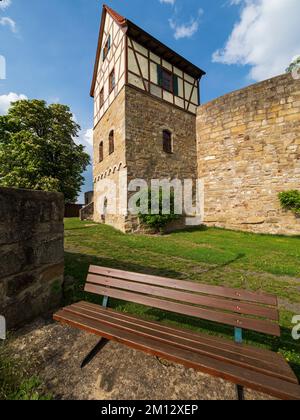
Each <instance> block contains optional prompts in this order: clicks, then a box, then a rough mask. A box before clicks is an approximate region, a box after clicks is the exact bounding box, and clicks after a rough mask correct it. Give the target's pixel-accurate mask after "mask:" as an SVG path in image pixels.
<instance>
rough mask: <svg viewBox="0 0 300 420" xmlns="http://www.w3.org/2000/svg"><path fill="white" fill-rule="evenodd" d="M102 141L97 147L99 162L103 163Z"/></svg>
mask: <svg viewBox="0 0 300 420" xmlns="http://www.w3.org/2000/svg"><path fill="white" fill-rule="evenodd" d="M103 158H104V156H103V141H102V142H101V143H100V145H99V162H103Z"/></svg>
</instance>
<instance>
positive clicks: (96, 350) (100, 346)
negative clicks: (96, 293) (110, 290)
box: [81, 296, 109, 369]
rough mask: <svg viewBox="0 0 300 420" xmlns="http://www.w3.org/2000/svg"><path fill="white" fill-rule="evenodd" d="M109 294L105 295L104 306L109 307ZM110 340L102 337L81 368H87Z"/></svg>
mask: <svg viewBox="0 0 300 420" xmlns="http://www.w3.org/2000/svg"><path fill="white" fill-rule="evenodd" d="M108 300H109V298H108V296H104V298H103V303H102V306H103V307H104V308H107V305H108ZM108 342H109V340H107V339H106V338H101V340H100V341H99V342H98V343H97V344H96V345H95V347H94V348H92V350H91V351H90V352H89V354H88V355H87V356H86V357H85V358H84V360H83V362H82V363H81V369H83V368H85V367H86V366H87V365H88V364H89V363H90V362H91V361H92V360H93V359H94V357H95V356H97V354H98V353H99V352H100V351H101V350H102V349H103V348H104V346H106V344H107V343H108Z"/></svg>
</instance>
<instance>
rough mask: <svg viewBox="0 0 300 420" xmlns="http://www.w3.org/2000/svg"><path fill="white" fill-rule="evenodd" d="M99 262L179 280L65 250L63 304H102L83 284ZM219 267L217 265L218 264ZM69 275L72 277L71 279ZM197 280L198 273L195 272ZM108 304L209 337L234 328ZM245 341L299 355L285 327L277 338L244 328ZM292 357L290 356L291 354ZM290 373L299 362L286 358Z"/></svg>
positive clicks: (226, 335)
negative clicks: (65, 277)
mask: <svg viewBox="0 0 300 420" xmlns="http://www.w3.org/2000/svg"><path fill="white" fill-rule="evenodd" d="M239 258H243V254H240V255H239V256H237V258H236V259H234V260H233V261H230V262H228V263H226V264H224V265H223V266H227V265H228V264H230V263H232V262H234V261H236V260H237V259H239ZM91 264H93V265H99V266H103V267H110V268H115V269H120V270H125V271H133V272H136V273H143V274H151V275H156V276H164V277H169V278H176V279H182V278H183V275H182V273H180V272H177V271H175V270H172V269H169V270H165V269H156V268H153V267H147V266H141V265H137V264H134V263H130V262H128V261H116V260H115V259H113V258H101V257H97V256H93V255H86V254H76V253H69V252H66V253H65V273H66V275H67V276H71V278H70V281H68V284H67V285H66V287H65V294H64V305H69V304H71V303H73V302H78V301H81V300H85V301H88V302H91V303H96V304H99V305H101V304H102V297H101V296H98V295H93V294H90V293H86V292H84V285H85V281H86V277H87V274H88V269H89V266H90V265H91ZM218 268H220V266H218ZM72 278H73V279H74V280H75V281H73V280H72ZM199 280H200V282H201V274H200V275H199ZM110 307H111V308H113V309H117V310H119V311H122V312H126V313H130V314H132V315H137V316H140V317H142V318H144V319H148V320H152V321H159V322H163V323H166V324H169V325H173V326H175V327H179V328H185V329H189V330H193V331H196V332H201V333H206V334H209V335H213V336H219V337H224V338H227V339H230V340H232V339H233V336H234V328H233V327H230V326H226V325H223V324H217V323H214V322H210V321H205V320H201V319H196V318H193V317H189V316H184V315H179V314H176V313H171V312H164V311H161V310H159V309H155V308H149V307H146V306H142V305H137V304H133V303H128V302H124V301H119V300H116V299H110ZM243 334H244V340H245V343H249V344H254V345H256V346H259V347H264V348H268V349H270V350H272V351H274V352H279V351H281V352H282V351H283V350H284V353H285V354H291V355H293V354H299V344H297V343H296V341H294V340H293V339H292V337H291V331H290V330H289V329H288V328H285V327H281V337H280V338H278V337H272V336H267V335H266V334H260V333H256V332H252V331H245V330H244V332H243ZM292 357H293V356H292ZM290 365H291V366H292V368H293V370H294V372H295V373H296V375H297V376H298V378H300V364H299V363H294V362H293V360H290Z"/></svg>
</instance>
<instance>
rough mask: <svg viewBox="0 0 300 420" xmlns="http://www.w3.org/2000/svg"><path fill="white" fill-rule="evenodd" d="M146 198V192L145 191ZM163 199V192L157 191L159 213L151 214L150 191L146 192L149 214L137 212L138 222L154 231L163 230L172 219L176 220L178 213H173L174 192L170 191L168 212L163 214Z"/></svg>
mask: <svg viewBox="0 0 300 420" xmlns="http://www.w3.org/2000/svg"><path fill="white" fill-rule="evenodd" d="M145 194H146V198H145V200H147V192H145ZM142 199H143V198H142ZM163 208H164V199H163V193H162V190H161V189H160V191H159V214H151V191H149V193H148V212H149V214H142V213H140V214H139V219H140V222H141V223H142V224H144V225H146V226H149V227H150V228H151V229H154V230H155V231H156V232H163V230H164V228H165V227H166V226H167V225H168V224H169V223H170V222H172V221H173V220H178V219H179V218H180V216H179V215H177V214H175V196H174V192H173V191H171V193H170V214H163Z"/></svg>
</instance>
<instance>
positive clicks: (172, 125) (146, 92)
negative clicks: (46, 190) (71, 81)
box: [91, 6, 205, 231]
mask: <svg viewBox="0 0 300 420" xmlns="http://www.w3.org/2000/svg"><path fill="white" fill-rule="evenodd" d="M204 74H205V73H204V72H203V70H201V69H199V68H198V67H196V66H195V65H193V64H192V63H190V62H189V61H187V60H186V59H184V58H183V57H181V56H180V55H179V54H177V53H176V52H174V51H172V50H171V49H170V48H168V47H167V46H165V45H164V44H162V43H161V42H160V41H158V40H157V39H155V38H154V37H153V36H151V35H150V34H148V33H147V32H145V31H144V30H143V29H141V28H139V27H138V26H136V25H135V24H134V23H132V22H131V21H129V20H128V19H126V18H124V17H122V16H120V15H119V14H118V13H116V12H115V11H113V10H112V9H110V8H109V7H107V6H103V13H102V19H101V26H100V34H99V41H98V48H97V54H96V62H95V68H94V75H93V82H92V87H91V96H92V97H93V98H94V190H95V194H94V201H95V209H94V219H95V220H96V221H101V220H103V221H105V222H106V223H108V224H111V225H113V226H115V227H116V228H119V229H121V230H123V231H132V230H135V229H136V227H137V226H136V222H135V221H134V220H133V219H132V218H130V217H126V216H121V215H111V214H107V215H106V216H105V217H103V215H101V213H102V212H103V211H102V209H101V208H99V204H98V205H97V197H98V196H99V195H101V196H103V188H107V187H104V185H105V186H107V182H106V181H107V180H111V181H114V182H115V183H116V185H119V183H120V181H122V182H123V183H124V182H125V183H127V184H128V183H129V182H130V181H131V180H133V179H145V180H147V181H149V180H151V179H166V178H167V179H174V178H179V179H196V178H197V153H196V111H197V107H198V106H199V104H200V80H201V77H202V76H203V75H204ZM121 177H122V180H121V179H120V178H121ZM124 177H125V180H124ZM104 181H105V182H104ZM102 186H103V187H102ZM117 192H118V191H117ZM109 199H110V197H109V193H108V197H107V200H109ZM103 205H104V206H107V201H106V200H105V202H104V203H103ZM119 205H120V203H117V206H119ZM122 205H123V206H124V203H122ZM125 205H126V204H125Z"/></svg>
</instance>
